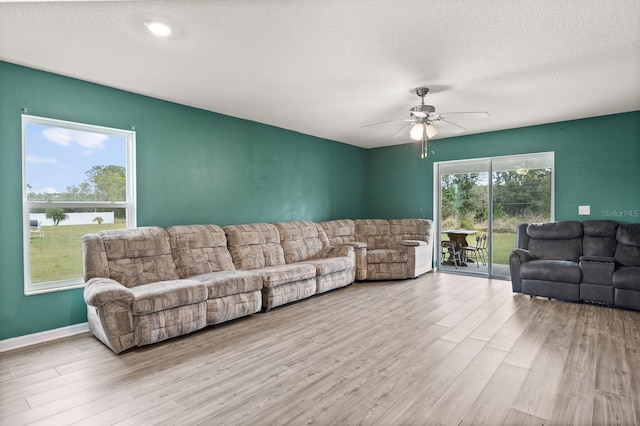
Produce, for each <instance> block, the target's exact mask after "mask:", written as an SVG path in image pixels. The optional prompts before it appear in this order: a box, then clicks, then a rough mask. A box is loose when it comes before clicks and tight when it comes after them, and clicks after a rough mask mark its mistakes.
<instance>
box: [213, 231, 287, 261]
mask: <svg viewBox="0 0 640 426" xmlns="http://www.w3.org/2000/svg"><path fill="white" fill-rule="evenodd" d="M223 229H224V233H225V234H226V235H227V245H228V247H229V253H231V259H232V260H233V264H234V265H235V266H236V268H237V269H243V270H251V269H259V268H264V267H265V266H275V265H284V264H285V261H284V252H283V250H282V246H281V245H280V233H279V232H278V228H276V227H275V226H274V225H272V224H270V223H250V224H247V225H227V226H225V227H224V228H223Z"/></svg>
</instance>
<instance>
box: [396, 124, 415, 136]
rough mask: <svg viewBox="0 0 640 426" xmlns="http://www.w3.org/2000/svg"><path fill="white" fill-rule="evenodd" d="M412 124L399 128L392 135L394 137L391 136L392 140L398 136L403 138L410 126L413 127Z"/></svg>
mask: <svg viewBox="0 0 640 426" xmlns="http://www.w3.org/2000/svg"><path fill="white" fill-rule="evenodd" d="M413 124H414V123H413V122H411V123H409V124H405V125H404V126H402V127H401V128H400V130H398V131H397V132H395V133H394V135H393V136H392V137H393V138H399V137H400V136H404V134H405V133H407V132H408V131H409V129H410V128H411V126H413Z"/></svg>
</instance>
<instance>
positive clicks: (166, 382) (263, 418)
mask: <svg viewBox="0 0 640 426" xmlns="http://www.w3.org/2000/svg"><path fill="white" fill-rule="evenodd" d="M0 357H1V362H0V424H2V425H5V424H6V425H21V424H45V425H47V424H55V425H63V424H74V425H75V424H78V425H103V424H104V425H107V424H109V425H110V424H120V425H127V424H128V425H147V424H163V425H164V424H167V425H173V424H180V425H198V424H205V425H218V424H221V425H222V424H226V425H258V424H259V425H270V424H274V425H280V424H294V425H297V424H317V425H356V424H367V425H396V424H410V425H472V424H473V425H501V424H505V425H526V424H531V425H589V424H593V425H636V424H640V313H638V312H630V311H624V310H616V309H610V308H604V307H599V306H592V305H583V304H574V303H563V302H558V301H553V300H552V301H549V300H546V299H538V298H530V297H528V296H523V295H520V294H513V293H512V292H511V284H510V283H509V282H507V281H500V280H489V279H485V278H477V277H467V276H460V275H449V274H444V273H429V274H427V275H424V276H423V277H421V278H418V279H416V280H407V281H396V282H377V283H355V284H353V285H351V286H349V287H348V288H345V289H340V290H336V291H332V292H330V293H326V294H323V295H318V296H316V297H313V298H311V299H308V300H305V301H301V302H298V303H294V304H291V305H288V306H283V307H279V308H276V309H273V310H272V311H270V312H268V313H264V314H256V315H253V316H251V317H248V318H244V319H240V320H237V321H233V322H230V323H226V324H222V325H219V326H216V327H210V328H207V329H205V330H202V331H199V332H197V333H194V334H191V335H189V336H184V337H180V338H177V339H173V340H170V341H167V342H164V343H160V344H156V345H151V346H147V347H142V348H137V349H133V350H130V351H128V352H125V353H123V354H121V355H114V354H113V353H112V352H111V351H110V350H108V349H107V348H106V347H105V346H103V345H102V344H101V343H100V342H99V341H98V340H97V339H95V338H93V337H92V336H90V335H88V334H85V335H80V336H75V337H73V338H68V339H63V340H59V341H55V342H51V343H46V344H41V345H37V346H32V347H29V348H24V349H20V350H15V351H11V352H5V353H2V354H0Z"/></svg>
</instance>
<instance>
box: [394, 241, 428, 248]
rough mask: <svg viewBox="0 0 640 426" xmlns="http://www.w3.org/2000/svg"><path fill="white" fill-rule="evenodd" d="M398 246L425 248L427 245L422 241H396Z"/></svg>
mask: <svg viewBox="0 0 640 426" xmlns="http://www.w3.org/2000/svg"><path fill="white" fill-rule="evenodd" d="M398 245H401V246H405V247H418V246H426V245H428V244H427V242H426V241H422V240H401V241H398Z"/></svg>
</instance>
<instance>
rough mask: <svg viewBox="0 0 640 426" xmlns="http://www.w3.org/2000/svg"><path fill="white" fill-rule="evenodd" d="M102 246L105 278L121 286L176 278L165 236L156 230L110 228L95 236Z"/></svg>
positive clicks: (162, 231) (167, 240)
mask: <svg viewBox="0 0 640 426" xmlns="http://www.w3.org/2000/svg"><path fill="white" fill-rule="evenodd" d="M97 235H98V236H99V237H100V238H101V239H102V244H103V245H104V249H105V254H106V259H107V265H108V271H109V277H108V278H111V279H113V280H116V281H118V282H119V283H121V284H123V285H124V286H125V287H129V288H131V287H135V286H138V285H143V284H149V283H152V282H156V281H167V280H176V279H179V276H178V274H177V272H176V265H175V263H174V261H173V258H172V257H171V245H170V244H169V234H168V233H167V231H165V230H164V229H162V228H159V227H155V226H154V227H146V228H136V229H112V230H109V231H101V232H98V234H97Z"/></svg>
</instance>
